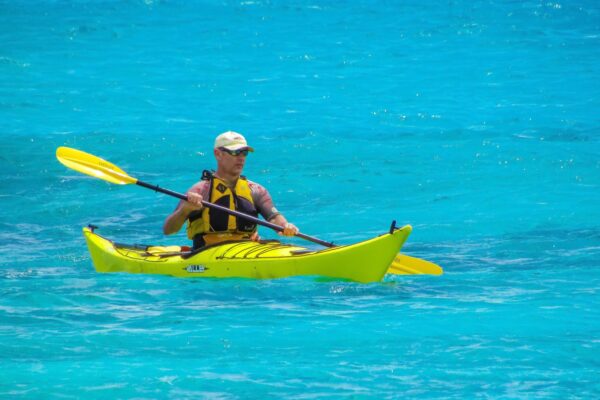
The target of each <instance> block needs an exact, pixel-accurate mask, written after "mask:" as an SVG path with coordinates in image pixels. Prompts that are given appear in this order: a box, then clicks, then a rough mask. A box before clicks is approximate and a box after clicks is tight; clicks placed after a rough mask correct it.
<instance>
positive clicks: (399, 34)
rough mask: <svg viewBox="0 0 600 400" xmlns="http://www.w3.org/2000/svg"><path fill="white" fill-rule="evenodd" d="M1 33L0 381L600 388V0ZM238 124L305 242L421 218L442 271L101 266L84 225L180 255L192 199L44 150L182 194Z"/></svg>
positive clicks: (148, 21) (219, 17) (113, 388)
mask: <svg viewBox="0 0 600 400" xmlns="http://www.w3.org/2000/svg"><path fill="white" fill-rule="evenodd" d="M0 27H1V28H0V43H1V45H0V166H1V168H0V171H1V172H0V204H1V209H2V212H1V214H0V215H1V219H0V252H1V254H2V255H3V257H2V260H1V261H0V359H1V362H0V365H1V366H0V397H3V398H32V399H34V398H35V399H38V398H46V397H48V398H107V397H112V398H177V399H185V398H190V399H191V398H216V399H235V398H257V399H258V398H282V397H283V398H296V399H309V398H327V397H333V398H400V397H405V398H460V399H462V398H475V397H477V398H556V399H558V398H561V399H562V398H565V397H569V398H585V399H589V398H598V397H599V396H600V384H599V383H598V376H599V374H598V373H599V370H600V362H599V361H598V359H599V355H600V345H599V341H600V326H599V325H598V321H599V317H600V315H599V314H600V312H599V311H598V310H599V309H600V301H599V300H598V290H599V289H598V288H599V281H600V279H599V277H600V274H599V267H600V263H599V255H600V225H599V223H598V221H600V207H598V204H600V191H599V190H598V186H599V183H600V179H599V178H600V162H599V161H598V160H599V158H598V155H599V154H600V151H599V150H600V143H599V140H600V139H599V135H600V120H599V117H598V116H599V114H598V110H599V109H600V86H599V85H598V82H597V81H598V77H599V76H600V74H599V72H600V6H599V5H598V3H597V2H594V1H573V2H568V3H566V2H565V3H562V2H554V1H548V2H545V1H526V2H509V1H503V2H493V1H476V2H467V1H456V2H435V3H428V4H425V5H424V4H422V2H416V1H415V2H402V3H399V2H386V1H369V2H366V1H365V2H362V1H352V2H334V1H310V2H304V1H303V2H300V1H298V2H268V1H237V2H232V1H219V2H216V1H204V2H194V3H189V2H183V1H164V2H159V1H156V2H155V1H146V2H142V1H129V2H112V1H105V2H100V1H99V2H92V1H89V2H88V1H76V2H62V1H45V2H34V3H31V2H20V1H16V2H6V1H2V2H0ZM228 129H234V130H237V131H240V132H242V133H244V134H245V135H246V136H247V137H248V139H249V140H250V142H251V144H252V145H253V146H254V147H255V148H256V150H257V151H256V153H254V154H252V155H251V156H250V158H249V159H248V165H247V168H246V171H245V172H246V174H247V175H248V176H249V177H250V178H251V179H253V180H256V181H258V182H260V183H263V184H264V185H265V186H267V187H268V188H269V190H270V191H271V194H272V195H273V197H274V198H275V199H276V203H277V205H278V207H279V208H280V209H281V210H282V211H283V212H284V213H285V215H286V216H287V217H288V219H290V220H291V221H293V222H295V223H296V224H297V225H299V226H300V227H301V229H302V231H303V232H305V233H307V234H310V235H314V236H317V237H319V238H323V239H325V240H334V241H336V242H337V243H353V242H356V241H359V240H362V239H366V238H369V237H372V236H374V235H377V234H379V233H382V232H384V231H386V230H387V229H388V227H389V224H390V222H391V220H392V219H396V220H398V221H399V223H402V224H404V223H410V224H412V225H413V227H414V232H413V234H412V235H411V237H410V238H409V241H408V242H407V245H406V246H405V251H406V253H407V254H410V255H413V256H417V257H423V258H426V259H428V260H432V261H435V262H437V263H439V264H440V265H442V266H443V267H444V268H445V271H446V274H445V275H443V276H441V277H430V276H412V277H399V276H387V277H386V278H385V281H384V282H383V283H377V284H368V285H362V284H355V283H349V282H322V281H318V280H317V281H315V280H314V279H312V278H291V279H283V280H277V281H249V280H182V279H174V278H170V277H154V276H143V275H140V276H135V275H118V274H113V275H101V274H96V273H95V272H94V270H93V267H92V266H91V263H90V260H89V257H88V253H87V250H86V248H85V243H84V240H83V237H82V235H81V233H80V229H81V227H82V226H84V225H87V224H88V223H94V224H96V225H99V226H100V232H101V233H103V234H104V235H106V236H109V237H111V238H114V239H116V240H119V241H121V242H131V243H166V244H174V243H182V242H184V241H185V237H184V234H183V233H181V234H180V235H177V236H175V237H168V238H165V237H163V236H162V234H161V226H162V222H163V219H164V217H165V216H166V215H167V214H168V213H169V212H170V211H171V210H172V209H173V207H174V206H175V203H176V201H175V200H174V199H171V198H168V197H166V196H162V195H159V194H155V193H154V192H151V191H147V190H144V189H142V188H137V187H130V186H125V187H121V186H115V185H110V184H108V183H105V182H103V181H99V180H94V179H92V178H88V177H85V176H82V175H79V174H77V173H76V172H73V171H71V170H68V169H66V168H64V167H63V166H62V165H60V164H59V163H58V162H56V160H55V156H54V152H55V149H56V148H57V147H58V146H63V145H66V146H70V147H75V148H79V149H82V150H84V151H88V152H90V153H93V154H96V155H99V156H101V157H104V158H106V159H108V160H110V161H111V162H113V163H115V164H117V165H118V166H120V167H121V168H123V169H124V170H125V171H127V172H128V173H130V174H131V175H133V176H135V177H137V178H140V179H142V180H145V181H149V182H152V183H155V184H159V185H161V186H164V187H168V188H171V189H173V190H178V191H185V190H186V189H187V187H189V186H190V185H191V184H192V183H193V182H195V180H196V179H197V178H198V177H199V176H200V173H201V170H202V169H203V168H206V167H212V166H213V165H214V163H213V159H212V155H211V149H210V144H211V142H212V140H213V139H214V136H215V135H216V134H218V133H220V132H222V131H225V130H228ZM261 234H262V235H263V236H266V237H272V236H273V234H272V233H271V232H269V231H266V230H262V231H261ZM294 242H297V243H302V242H300V241H294Z"/></svg>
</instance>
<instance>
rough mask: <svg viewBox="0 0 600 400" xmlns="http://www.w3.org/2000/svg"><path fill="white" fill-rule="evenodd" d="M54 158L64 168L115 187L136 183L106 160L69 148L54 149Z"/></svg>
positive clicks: (135, 180)
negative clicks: (114, 184)
mask: <svg viewBox="0 0 600 400" xmlns="http://www.w3.org/2000/svg"><path fill="white" fill-rule="evenodd" d="M56 158H58V161H60V162H61V163H62V164H64V165H65V166H67V167H69V168H71V169H74V170H75V171H78V172H81V173H83V174H86V175H90V176H93V177H95V178H100V179H103V180H105V181H108V182H111V183H116V184H117V185H128V184H130V183H136V182H137V179H135V178H132V177H131V176H129V175H127V173H126V172H125V171H123V170H122V169H121V168H119V167H117V166H116V165H114V164H111V163H109V162H108V161H106V160H103V159H101V158H100V157H96V156H94V155H91V154H88V153H86V152H84V151H81V150H76V149H71V148H70V147H59V148H58V149H56Z"/></svg>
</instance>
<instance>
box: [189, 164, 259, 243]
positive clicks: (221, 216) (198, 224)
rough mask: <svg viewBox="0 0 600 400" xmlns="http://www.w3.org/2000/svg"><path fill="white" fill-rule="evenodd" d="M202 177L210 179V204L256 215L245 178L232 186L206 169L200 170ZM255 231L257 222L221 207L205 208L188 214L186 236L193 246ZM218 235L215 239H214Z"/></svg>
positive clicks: (247, 235)
mask: <svg viewBox="0 0 600 400" xmlns="http://www.w3.org/2000/svg"><path fill="white" fill-rule="evenodd" d="M202 179H203V180H210V191H209V193H210V199H209V201H210V202H211V203H213V204H218V205H220V206H223V207H227V208H229V209H230V210H235V211H239V212H242V213H244V214H248V215H251V216H253V217H257V216H258V212H257V211H256V207H255V205H254V200H252V192H251V191H250V185H249V184H248V180H247V179H246V177H244V176H240V178H239V179H238V180H237V183H236V184H235V187H234V188H233V189H232V188H230V187H228V186H227V184H226V183H225V182H224V181H222V180H221V179H219V178H217V177H216V176H214V175H213V174H212V173H211V172H209V171H204V172H203V173H202ZM254 232H256V223H254V222H251V221H248V220H246V219H243V218H237V217H235V216H233V215H229V214H227V213H225V212H223V211H221V210H215V209H210V208H208V207H204V208H203V209H202V210H198V211H194V212H192V213H190V215H189V216H188V225H187V236H188V238H189V239H191V240H193V241H194V247H200V246H202V245H204V244H210V243H214V242H215V241H222V240H229V239H230V238H236V239H237V238H248V237H250V236H251V235H252V234H253V233H254ZM216 238H219V239H218V240H215V239H216Z"/></svg>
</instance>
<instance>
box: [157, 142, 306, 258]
mask: <svg viewBox="0 0 600 400" xmlns="http://www.w3.org/2000/svg"><path fill="white" fill-rule="evenodd" d="M253 151H254V149H253V148H252V147H250V146H248V143H247V142H246V139H245V138H244V137H243V136H242V135H240V134H239V133H237V132H232V131H228V132H225V133H222V134H220V135H219V136H217V138H216V139H215V145H214V150H213V153H214V155H215V159H216V160H217V171H216V172H214V173H212V172H210V171H204V172H203V173H202V179H201V180H200V182H198V183H196V184H195V185H194V186H192V187H191V188H190V190H189V191H188V192H187V198H188V200H187V201H183V200H182V201H180V202H179V204H178V205H177V208H175V211H174V212H173V213H172V214H171V215H169V216H168V217H167V219H166V220H165V224H164V226H163V232H164V233H165V235H171V234H173V233H177V232H179V230H180V229H181V227H182V226H183V224H184V223H185V222H186V221H187V223H188V225H187V234H188V238H190V239H191V240H193V241H194V245H193V246H194V249H196V248H200V247H203V246H206V245H211V244H215V243H219V242H223V241H227V240H241V239H252V240H258V239H259V238H258V233H257V226H256V224H255V223H253V222H251V221H248V220H245V219H243V218H237V217H235V216H232V215H229V214H227V213H225V212H223V211H221V210H215V209H211V208H208V207H203V206H202V200H205V199H206V200H207V201H209V202H211V203H214V204H218V205H220V206H224V207H227V208H230V209H232V210H236V211H239V212H242V213H244V214H248V215H251V216H253V217H257V216H258V214H259V213H260V214H261V215H262V216H263V217H264V219H265V220H267V221H269V222H271V223H273V224H276V225H279V226H281V227H283V231H282V232H280V234H283V235H284V236H294V235H295V234H297V233H298V228H297V227H296V226H294V225H293V224H290V223H288V222H287V220H286V219H285V217H284V216H283V215H282V214H281V213H280V212H279V211H277V209H276V208H275V206H274V205H273V200H272V199H271V196H270V195H269V192H267V190H266V189H265V188H264V187H263V186H261V185H259V184H258V183H255V182H252V181H249V180H247V179H246V177H244V176H242V170H243V169H244V164H245V163H246V156H247V155H248V152H253Z"/></svg>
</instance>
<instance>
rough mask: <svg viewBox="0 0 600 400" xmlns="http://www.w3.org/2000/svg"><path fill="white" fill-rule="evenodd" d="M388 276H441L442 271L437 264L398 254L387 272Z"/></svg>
mask: <svg viewBox="0 0 600 400" xmlns="http://www.w3.org/2000/svg"><path fill="white" fill-rule="evenodd" d="M387 273H388V274H395V275H417V274H427V275H442V274H443V273H444V270H443V269H442V267H440V266H439V265H437V264H434V263H432V262H430V261H427V260H423V259H421V258H416V257H411V256H407V255H405V254H398V255H397V256H396V258H395V259H394V261H392V264H391V265H390V267H389V268H388V270H387Z"/></svg>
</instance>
